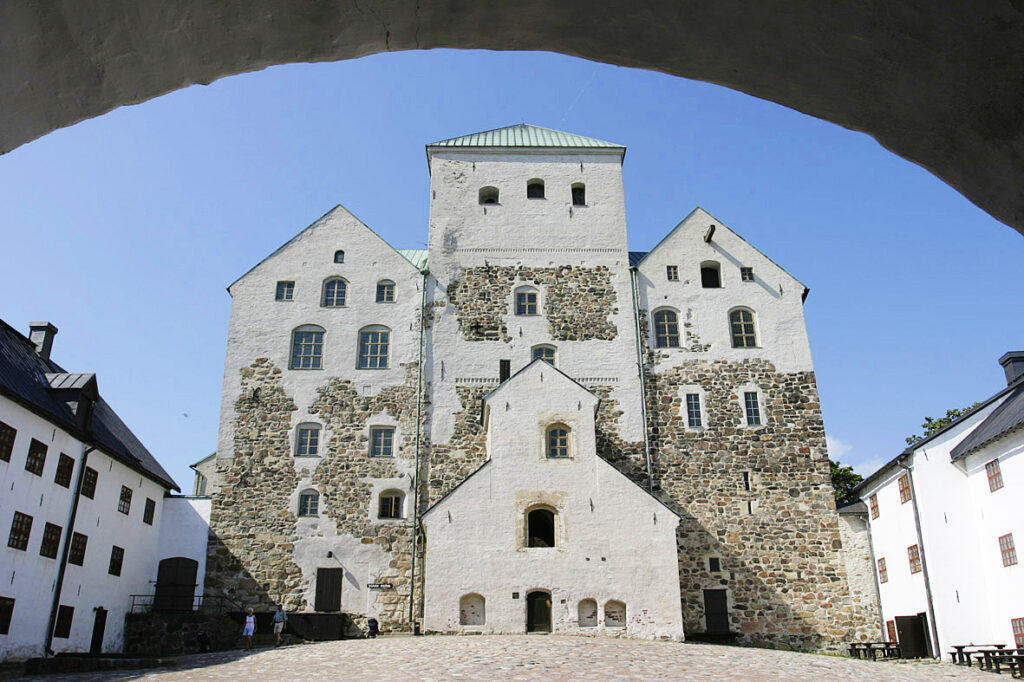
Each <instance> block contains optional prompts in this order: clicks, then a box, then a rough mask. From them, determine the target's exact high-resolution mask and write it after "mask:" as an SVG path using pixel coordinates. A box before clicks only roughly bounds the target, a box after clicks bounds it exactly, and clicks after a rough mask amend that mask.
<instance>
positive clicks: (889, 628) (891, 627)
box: [885, 620, 896, 644]
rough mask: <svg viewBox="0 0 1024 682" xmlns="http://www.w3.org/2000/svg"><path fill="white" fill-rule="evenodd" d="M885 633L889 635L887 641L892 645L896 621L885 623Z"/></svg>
mask: <svg viewBox="0 0 1024 682" xmlns="http://www.w3.org/2000/svg"><path fill="white" fill-rule="evenodd" d="M885 632H886V633H887V634H888V635H889V641H890V642H892V643H893V644H895V643H896V621H894V620H887V621H885Z"/></svg>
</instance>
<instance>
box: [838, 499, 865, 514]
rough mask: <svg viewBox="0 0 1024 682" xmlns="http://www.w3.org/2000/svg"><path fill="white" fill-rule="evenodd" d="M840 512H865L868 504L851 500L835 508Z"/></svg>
mask: <svg viewBox="0 0 1024 682" xmlns="http://www.w3.org/2000/svg"><path fill="white" fill-rule="evenodd" d="M836 511H837V512H838V513H840V514H867V513H868V506H867V505H866V504H864V503H863V502H853V503H852V504H847V505H844V506H842V507H839V508H838V509H836Z"/></svg>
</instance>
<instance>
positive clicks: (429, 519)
mask: <svg viewBox="0 0 1024 682" xmlns="http://www.w3.org/2000/svg"><path fill="white" fill-rule="evenodd" d="M487 405H488V424H487V429H488V446H489V455H490V460H489V462H488V463H487V464H486V465H485V466H484V467H483V468H482V469H480V470H479V472H478V473H476V474H475V475H474V476H473V477H471V478H470V479H468V480H467V481H466V482H465V483H463V484H462V485H461V486H460V487H458V488H456V489H455V491H454V492H453V493H452V494H450V495H449V496H448V497H446V498H445V499H443V500H442V501H441V502H439V503H438V504H437V505H436V506H435V507H434V508H432V509H431V510H430V512H429V513H428V514H427V515H425V517H424V524H425V527H426V535H427V558H426V589H425V594H426V600H425V605H424V606H425V610H424V624H425V627H426V629H427V630H435V631H442V632H449V631H460V630H472V631H484V632H495V633H517V632H524V631H525V628H526V595H527V592H529V591H531V590H533V589H546V590H550V591H551V596H552V625H553V629H554V631H556V632H574V633H578V634H590V633H593V634H602V633H603V634H609V635H623V634H625V635H628V636H636V637H664V638H671V639H681V638H682V634H683V628H682V614H681V609H680V606H679V579H678V559H677V556H676V540H675V529H676V526H677V525H678V518H677V517H676V516H675V515H674V514H673V513H672V512H671V511H669V510H668V509H667V508H665V507H664V506H663V505H661V504H660V503H659V502H657V501H656V500H654V499H653V498H652V497H650V496H649V495H648V494H647V493H646V492H644V491H643V490H642V489H640V488H638V487H637V486H636V485H634V484H633V483H632V482H630V481H629V480H628V479H626V478H625V477H624V476H622V475H621V474H620V473H618V472H617V471H616V470H615V469H613V468H612V467H611V466H610V465H609V464H607V463H606V462H604V461H603V460H601V459H600V458H599V457H597V455H596V453H595V449H594V448H595V441H594V416H593V415H594V407H595V405H596V399H595V396H593V394H591V393H589V392H588V391H585V390H584V389H582V388H581V387H579V386H578V385H576V384H574V383H572V382H571V381H569V380H568V379H567V378H566V377H564V376H563V375H561V374H559V373H558V372H556V371H555V370H553V369H551V368H550V367H548V366H547V365H545V364H543V363H541V362H537V363H534V364H533V365H531V366H530V367H529V368H528V369H527V370H526V371H524V372H523V373H522V374H520V375H518V376H517V377H514V378H513V379H512V380H511V381H509V382H507V383H506V384H504V385H503V386H502V387H500V388H499V389H497V390H496V391H495V392H494V393H492V394H491V396H490V398H489V399H488V403H487ZM553 422H561V423H564V424H567V425H568V426H570V427H571V440H570V442H571V444H570V448H571V453H572V457H571V458H570V459H568V460H549V459H547V458H546V457H545V456H544V432H545V429H546V426H547V425H549V424H551V423H553ZM538 502H540V503H546V504H550V505H552V506H554V507H555V508H556V509H557V510H558V516H557V521H556V524H557V530H556V543H557V547H554V548H528V547H525V546H524V542H523V537H524V525H525V524H524V518H525V513H526V510H527V509H528V508H529V507H530V506H532V505H533V504H535V503H538ZM481 510H490V512H491V513H490V514H489V515H488V516H487V518H486V519H484V518H483V516H482V514H481ZM513 592H518V593H519V599H513V598H512V593H513ZM468 593H477V594H480V595H482V596H483V597H484V598H485V599H486V612H487V622H486V624H485V625H483V626H479V625H474V626H464V627H463V626H460V625H459V600H460V598H461V597H462V596H463V595H465V594H468ZM583 599H596V600H597V602H598V604H599V619H600V622H599V625H598V627H597V628H596V629H591V628H580V627H579V626H578V611H577V607H578V603H579V602H580V601H581V600H583ZM610 599H615V600H618V601H622V602H625V604H626V610H627V626H626V628H625V629H618V628H606V627H605V626H604V612H603V607H604V604H605V603H606V602H607V601H608V600H610ZM563 600H564V603H563Z"/></svg>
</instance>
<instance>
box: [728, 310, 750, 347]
mask: <svg viewBox="0 0 1024 682" xmlns="http://www.w3.org/2000/svg"><path fill="white" fill-rule="evenodd" d="M729 328H730V332H731V335H732V347H733V348H757V332H756V331H755V330H754V311H752V310H747V309H746V308H737V309H736V310H733V311H732V312H730V313H729Z"/></svg>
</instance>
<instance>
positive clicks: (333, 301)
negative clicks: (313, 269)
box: [320, 278, 348, 308]
mask: <svg viewBox="0 0 1024 682" xmlns="http://www.w3.org/2000/svg"><path fill="white" fill-rule="evenodd" d="M323 292H324V293H323V296H321V298H320V305H321V306H323V307H324V308H344V307H345V296H346V295H347V294H348V285H347V284H345V280H343V279H338V278H334V279H329V280H326V281H325V282H324V289H323Z"/></svg>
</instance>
